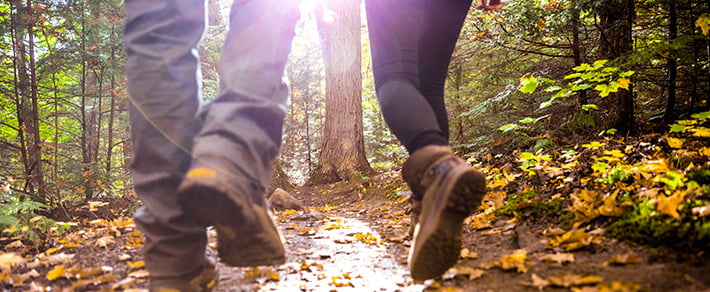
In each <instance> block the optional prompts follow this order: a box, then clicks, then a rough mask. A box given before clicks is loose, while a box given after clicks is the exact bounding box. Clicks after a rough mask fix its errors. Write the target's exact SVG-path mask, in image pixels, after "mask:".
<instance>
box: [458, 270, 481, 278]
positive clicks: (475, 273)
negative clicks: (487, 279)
mask: <svg viewBox="0 0 710 292" xmlns="http://www.w3.org/2000/svg"><path fill="white" fill-rule="evenodd" d="M485 273H486V271H484V270H481V269H474V268H469V267H461V268H458V274H459V275H464V276H467V277H468V280H475V279H478V278H480V277H483V275H484V274H485Z"/></svg>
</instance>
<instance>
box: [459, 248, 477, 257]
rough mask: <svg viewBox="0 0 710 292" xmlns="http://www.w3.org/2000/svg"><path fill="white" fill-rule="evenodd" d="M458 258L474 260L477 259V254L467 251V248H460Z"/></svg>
mask: <svg viewBox="0 0 710 292" xmlns="http://www.w3.org/2000/svg"><path fill="white" fill-rule="evenodd" d="M460 257H461V258H462V259H476V258H478V254H477V253H475V252H472V251H469V250H468V248H462V249H461V254H460Z"/></svg>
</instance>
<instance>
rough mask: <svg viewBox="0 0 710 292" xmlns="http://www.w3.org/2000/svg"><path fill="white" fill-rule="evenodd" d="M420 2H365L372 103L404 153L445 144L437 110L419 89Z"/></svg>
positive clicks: (408, 0)
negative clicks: (377, 105) (374, 97)
mask: <svg viewBox="0 0 710 292" xmlns="http://www.w3.org/2000/svg"><path fill="white" fill-rule="evenodd" d="M423 2H424V1H421V0H397V1H382V0H366V1H365V5H366V10H367V22H368V30H369V33H370V47H371V51H372V68H373V75H374V78H375V86H376V90H377V99H378V101H379V103H380V109H381V111H382V115H383V117H384V119H385V121H386V122H387V125H388V126H389V128H390V130H391V131H392V133H394V135H395V136H397V138H398V139H399V140H400V142H402V144H403V145H404V147H405V148H407V150H408V151H409V153H412V152H414V151H416V150H417V149H419V148H421V147H424V146H426V145H447V139H446V136H445V135H444V132H443V131H442V129H441V127H440V126H439V124H438V122H437V114H436V112H435V111H434V109H433V108H432V106H431V104H430V103H429V102H428V101H427V99H426V98H425V97H424V96H423V95H422V93H421V92H420V91H419V87H420V84H419V81H420V80H421V78H420V74H421V72H420V65H419V62H420V55H421V54H420V50H419V43H420V37H421V35H422V31H423V29H424V27H425V24H424V23H423V22H422V19H423V17H424V15H425V14H424V11H423V7H422V5H423V4H422V3H423ZM435 2H437V3H438V2H439V1H435ZM432 45H435V44H432Z"/></svg>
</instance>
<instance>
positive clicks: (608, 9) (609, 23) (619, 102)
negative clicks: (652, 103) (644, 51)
mask: <svg viewBox="0 0 710 292" xmlns="http://www.w3.org/2000/svg"><path fill="white" fill-rule="evenodd" d="M597 13H598V15H599V20H600V21H599V26H600V30H601V31H600V32H601V33H600V40H599V56H600V58H602V59H609V60H615V59H617V58H620V57H622V56H625V55H627V54H629V53H631V52H632V35H631V29H632V25H633V21H634V17H635V15H636V12H635V10H634V1H633V0H604V1H601V2H600V5H599V6H598V12H597ZM604 99H605V100H603V102H602V104H603V105H604V106H603V109H604V112H605V116H603V117H602V118H601V121H600V123H599V125H600V126H601V127H602V128H604V129H608V128H616V129H617V130H619V131H620V132H622V133H626V132H628V131H630V130H632V129H633V126H634V98H633V89H632V88H631V87H630V88H629V90H623V89H622V90H619V92H616V93H611V94H609V96H607V97H606V98H604Z"/></svg>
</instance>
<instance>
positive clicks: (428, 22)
mask: <svg viewBox="0 0 710 292" xmlns="http://www.w3.org/2000/svg"><path fill="white" fill-rule="evenodd" d="M425 2H426V3H425V4H424V5H425V9H424V11H425V14H424V17H423V20H424V21H423V22H424V24H425V25H424V28H423V29H422V34H421V38H420V39H419V58H418V60H419V92H421V94H422V95H423V96H424V98H426V100H427V102H429V105H431V107H432V109H433V111H434V113H435V114H436V120H437V122H438V123H439V127H440V128H441V131H442V133H443V134H444V136H445V137H446V140H447V142H448V139H449V119H448V115H447V113H446V105H445V102H444V86H445V83H446V75H447V73H448V72H449V63H450V62H451V55H452V54H453V52H454V48H455V47H456V41H457V40H458V38H459V34H460V33H461V27H462V26H463V23H464V20H465V19H466V15H467V14H468V10H469V7H470V6H471V0H455V1H425Z"/></svg>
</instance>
